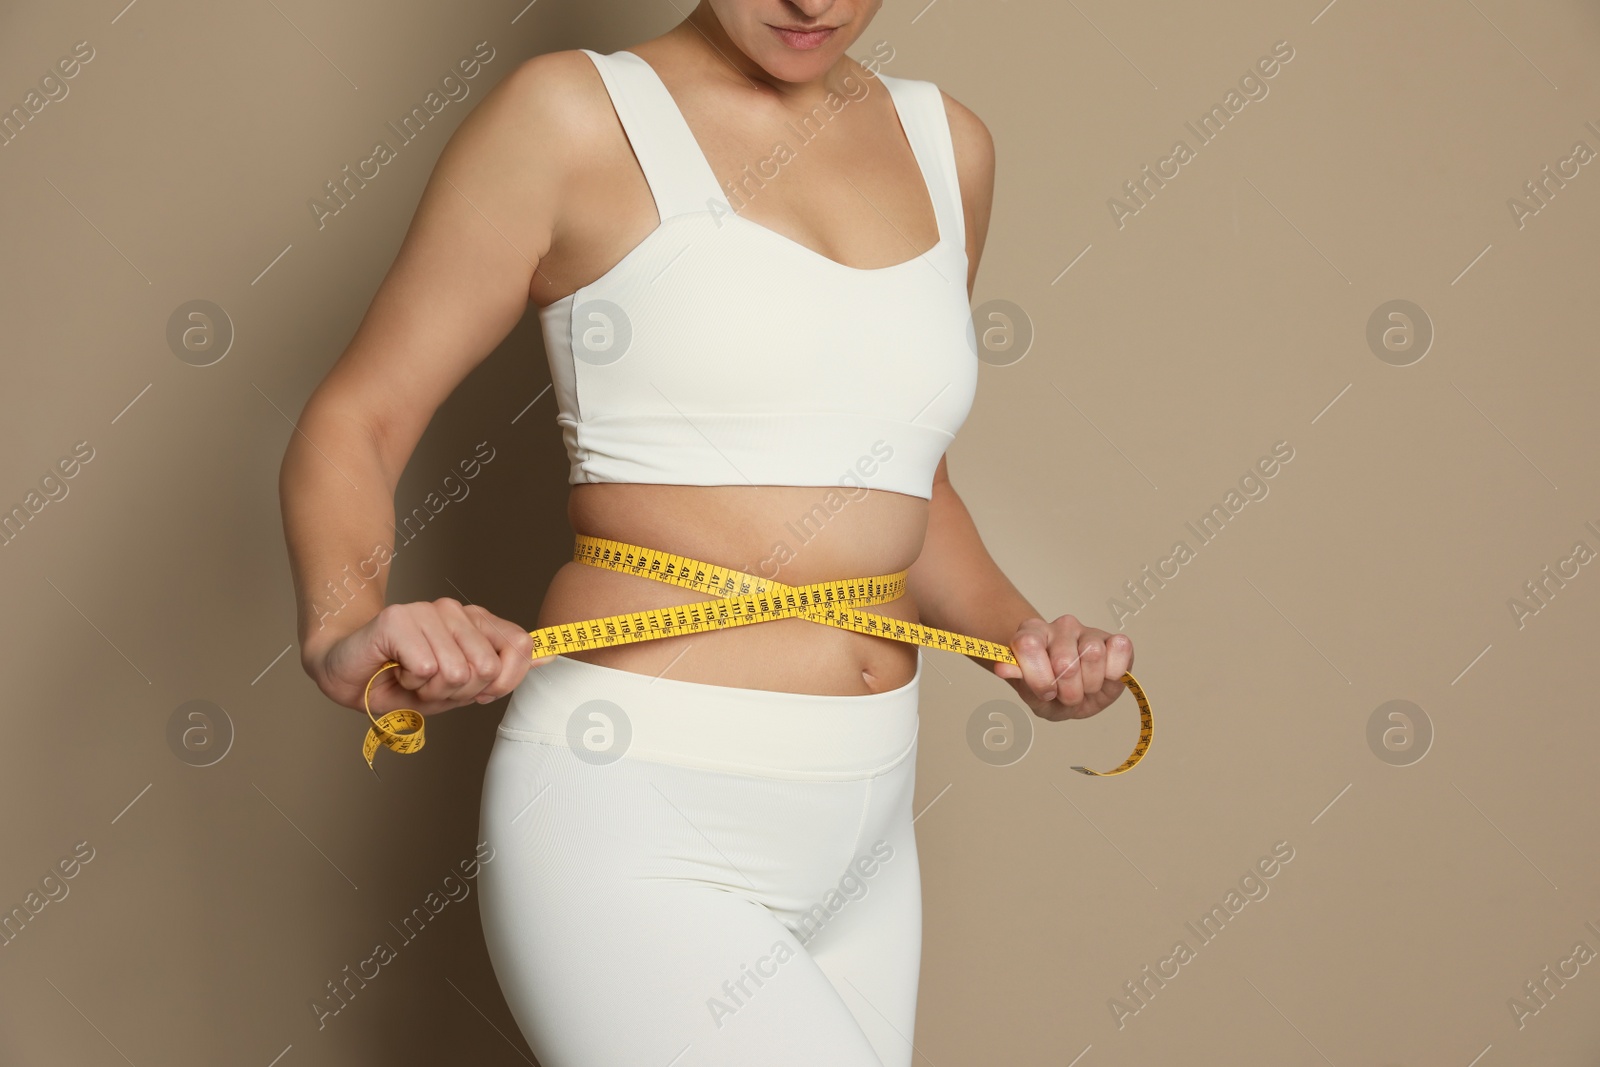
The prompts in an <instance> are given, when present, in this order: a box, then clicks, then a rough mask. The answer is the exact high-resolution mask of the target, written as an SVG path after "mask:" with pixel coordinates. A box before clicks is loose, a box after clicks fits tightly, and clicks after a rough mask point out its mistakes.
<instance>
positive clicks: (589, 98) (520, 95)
mask: <svg viewBox="0 0 1600 1067" xmlns="http://www.w3.org/2000/svg"><path fill="white" fill-rule="evenodd" d="M479 110H480V111H481V110H488V111H490V112H491V115H490V117H491V118H492V120H493V121H494V123H495V124H496V125H497V126H499V127H501V128H502V129H504V130H505V131H506V132H508V133H512V134H515V133H517V132H518V131H524V132H526V133H532V134H537V135H538V136H539V137H540V138H549V137H558V138H559V139H560V141H561V146H562V147H563V148H577V147H581V146H582V145H583V143H584V142H585V140H590V141H592V140H595V139H596V135H597V134H598V133H599V132H600V131H604V130H606V129H608V128H609V126H614V125H615V123H614V122H611V123H609V124H608V123H607V122H606V120H607V119H608V118H609V117H610V115H611V110H612V108H611V101H610V97H609V95H608V94H607V93H606V89H605V83H604V82H602V81H601V79H600V72H599V70H598V69H597V68H596V67H595V64H594V61H593V60H591V59H590V58H589V57H588V56H587V55H585V54H584V53H583V52H582V51H581V50H580V49H576V48H572V49H566V50H564V51H559V52H545V53H542V54H540V55H536V56H531V57H529V58H528V59H525V60H523V61H522V62H521V63H519V64H518V65H517V66H516V67H514V68H512V70H511V72H510V73H509V74H507V75H506V76H505V78H503V79H502V80H501V81H500V83H499V84H498V85H496V86H495V87H494V88H493V89H492V90H491V91H490V93H489V95H488V97H486V98H485V99H484V100H483V102H482V103H481V104H480V105H479ZM530 147H533V148H536V149H538V150H541V151H548V150H549V148H550V147H551V145H550V144H549V143H548V141H545V142H544V143H543V144H539V145H531V146H530Z"/></svg>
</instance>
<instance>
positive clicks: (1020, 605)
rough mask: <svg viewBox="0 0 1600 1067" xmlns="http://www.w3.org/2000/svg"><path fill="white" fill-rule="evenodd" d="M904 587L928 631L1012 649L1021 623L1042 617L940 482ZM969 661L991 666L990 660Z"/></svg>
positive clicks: (948, 488) (953, 494) (948, 487)
mask: <svg viewBox="0 0 1600 1067" xmlns="http://www.w3.org/2000/svg"><path fill="white" fill-rule="evenodd" d="M908 586H909V590H910V594H911V596H912V597H913V598H914V599H915V601H916V604H917V613H918V615H919V617H920V618H921V620H922V621H923V623H925V624H926V625H928V626H933V627H937V628H938V629H941V630H953V631H955V632H957V633H963V634H968V635H970V636H972V637H981V638H984V639H986V640H989V641H994V642H997V643H999V644H1001V645H1006V646H1009V645H1010V643H1011V639H1012V638H1013V637H1014V636H1016V632H1017V626H1018V624H1019V623H1021V622H1022V621H1023V620H1024V619H1031V618H1038V617H1040V616H1039V612H1038V611H1037V610H1036V609H1035V608H1034V607H1033V605H1032V604H1030V603H1029V602H1028V600H1027V598H1026V597H1024V596H1023V595H1022V593H1021V592H1019V591H1018V590H1017V587H1016V586H1015V585H1013V584H1012V583H1011V580H1010V579H1009V578H1007V577H1006V575H1005V573H1004V572H1003V571H1001V569H1000V567H999V565H998V564H997V563H995V561H994V559H993V558H992V557H991V556H990V555H989V550H988V549H987V548H985V547H984V544H983V539H982V538H981V537H980V536H979V535H978V528H977V526H976V525H975V524H974V523H973V521H972V516H971V514H969V513H968V511H967V508H966V505H965V504H963V503H962V502H961V498H960V497H959V496H958V495H957V494H956V491H955V489H954V488H953V487H952V486H951V485H950V483H949V482H948V481H946V480H942V479H941V480H937V481H935V482H934V485H933V497H932V499H931V500H930V501H929V504H928V532H927V535H926V537H925V539H924V540H923V545H922V554H921V555H920V556H918V557H917V561H916V563H914V564H913V565H912V566H911V572H910V576H909V579H908ZM969 658H971V659H973V661H974V662H976V663H981V664H982V665H983V666H985V667H991V666H992V663H991V661H989V660H983V659H979V658H977V657H969Z"/></svg>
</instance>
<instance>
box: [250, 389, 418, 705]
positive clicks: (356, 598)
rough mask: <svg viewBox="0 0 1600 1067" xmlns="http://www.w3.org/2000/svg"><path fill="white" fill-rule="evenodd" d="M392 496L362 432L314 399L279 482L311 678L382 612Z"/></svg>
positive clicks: (388, 476) (375, 450)
mask: <svg viewBox="0 0 1600 1067" xmlns="http://www.w3.org/2000/svg"><path fill="white" fill-rule="evenodd" d="M394 489H395V475H394V474H392V473H391V472H390V471H388V470H387V469H386V467H385V463H384V458H383V454H382V452H381V450H380V449H379V447H378V443H377V441H376V440H375V439H374V438H373V436H372V434H371V432H370V431H369V429H368V428H367V426H366V425H365V424H364V423H363V422H362V421H361V420H360V419H356V418H353V417H350V416H348V415H343V414H340V413H338V412H336V411H334V410H332V409H330V408H328V407H327V406H326V405H320V406H319V405H318V403H317V402H316V400H315V398H313V400H312V402H311V403H309V404H307V405H306V410H305V411H304V412H303V413H302V414H301V417H300V423H299V429H298V430H297V431H296V432H295V433H294V434H293V435H292V437H291V439H290V442H289V446H288V448H287V450H286V451H285V453H284V457H283V465H282V467H281V469H280V471H279V475H278V495H279V501H280V504H281V506H282V510H283V533H284V540H285V541H286V542H287V545H288V549H289V568H290V571H291V573H292V575H293V580H294V591H295V604H296V621H297V627H298V631H299V639H300V658H301V664H302V666H304V667H305V668H306V670H307V671H308V673H311V672H312V669H313V666H314V664H315V663H316V662H318V660H319V658H320V656H321V655H322V654H323V653H324V652H325V651H326V649H327V647H328V645H330V644H332V643H333V642H335V641H337V640H338V639H339V638H341V637H343V636H345V635H346V634H348V633H350V632H351V631H353V630H356V629H359V628H360V627H361V626H363V625H365V624H366V623H367V622H369V621H370V620H371V619H372V617H373V616H375V615H376V614H377V613H378V612H379V611H380V610H382V608H383V606H384V604H385V590H386V588H387V586H388V578H389V561H390V559H391V558H392V557H393V555H394V549H393V540H392V538H393V533H394ZM313 677H315V674H314V673H313Z"/></svg>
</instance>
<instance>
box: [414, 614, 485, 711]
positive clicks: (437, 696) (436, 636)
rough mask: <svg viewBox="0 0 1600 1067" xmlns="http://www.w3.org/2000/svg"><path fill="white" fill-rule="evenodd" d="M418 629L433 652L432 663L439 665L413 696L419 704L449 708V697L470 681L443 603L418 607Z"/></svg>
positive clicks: (465, 659)
mask: <svg viewBox="0 0 1600 1067" xmlns="http://www.w3.org/2000/svg"><path fill="white" fill-rule="evenodd" d="M458 606H459V605H458ZM418 625H419V627H422V633H424V635H426V637H427V643H429V646H430V648H432V649H434V661H435V662H437V664H438V665H437V667H435V670H434V675H432V677H430V678H429V680H427V681H424V683H422V685H421V686H418V691H416V694H418V699H422V701H434V702H440V704H448V702H450V699H451V696H454V694H456V691H459V689H461V686H464V685H466V683H467V680H469V678H470V677H472V667H470V665H469V664H467V657H466V654H464V653H462V651H461V646H459V645H458V643H456V635H454V633H453V632H451V624H450V622H448V621H446V617H445V611H443V601H442V600H435V601H434V603H430V605H418Z"/></svg>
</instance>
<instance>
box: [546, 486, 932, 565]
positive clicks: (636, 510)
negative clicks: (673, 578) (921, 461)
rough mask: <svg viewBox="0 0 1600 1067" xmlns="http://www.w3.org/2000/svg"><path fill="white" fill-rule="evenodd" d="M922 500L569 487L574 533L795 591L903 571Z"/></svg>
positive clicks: (760, 490) (733, 489)
mask: <svg viewBox="0 0 1600 1067" xmlns="http://www.w3.org/2000/svg"><path fill="white" fill-rule="evenodd" d="M928 510H929V502H928V501H927V500H924V499H922V498H920V497H913V496H908V495H906V494H904V493H896V492H890V491H888V490H882V489H870V488H848V487H845V488H841V487H837V486H835V487H828V486H792V485H712V486H704V485H655V484H645V483H632V482H614V483H606V482H602V483H589V484H581V485H575V486H573V487H572V490H571V493H570V494H569V496H568V499H567V518H568V521H569V522H570V523H571V526H572V529H573V531H574V532H575V533H578V534H587V535H590V536H593V537H604V538H609V539H611V540H615V541H623V542H628V543H631V544H639V545H648V546H650V547H652V548H658V549H662V550H665V551H668V552H677V553H680V554H682V555H685V556H689V557H691V558H693V559H703V560H709V561H713V562H716V563H719V564H722V565H724V566H728V567H733V568H736V569H738V570H741V571H745V572H747V573H750V574H754V575H758V576H760V577H763V578H768V579H772V580H776V581H781V582H787V583H789V584H791V585H800V584H804V583H806V582H814V581H824V580H827V579H830V578H837V577H840V576H843V575H858V574H883V573H888V572H892V571H898V570H903V569H905V568H907V567H909V566H911V564H912V563H914V562H915V561H916V558H917V556H918V555H919V554H920V553H921V551H922V543H923V538H924V535H925V534H926V532H927V527H928Z"/></svg>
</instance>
